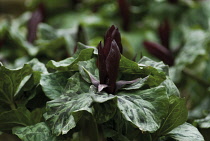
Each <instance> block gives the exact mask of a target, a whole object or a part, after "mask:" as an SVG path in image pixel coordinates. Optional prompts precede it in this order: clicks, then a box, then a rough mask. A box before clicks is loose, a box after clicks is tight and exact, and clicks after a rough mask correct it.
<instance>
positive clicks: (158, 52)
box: [143, 41, 174, 66]
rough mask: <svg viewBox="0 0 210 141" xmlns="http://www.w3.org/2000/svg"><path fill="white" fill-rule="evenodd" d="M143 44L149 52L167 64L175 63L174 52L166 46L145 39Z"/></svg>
mask: <svg viewBox="0 0 210 141" xmlns="http://www.w3.org/2000/svg"><path fill="white" fill-rule="evenodd" d="M143 44H144V47H145V48H146V49H147V51H148V52H149V53H151V54H152V55H154V56H155V57H157V58H159V59H160V60H162V61H163V62H164V63H165V64H168V65H170V66H171V65H173V64H174V58H173V55H172V53H171V52H170V50H168V49H167V48H165V47H164V46H162V45H160V44H157V43H153V42H149V41H145V42H144V43H143Z"/></svg>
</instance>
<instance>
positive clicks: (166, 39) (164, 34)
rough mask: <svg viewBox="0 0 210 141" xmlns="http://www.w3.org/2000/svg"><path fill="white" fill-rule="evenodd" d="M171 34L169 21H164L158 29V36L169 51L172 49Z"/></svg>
mask: <svg viewBox="0 0 210 141" xmlns="http://www.w3.org/2000/svg"><path fill="white" fill-rule="evenodd" d="M170 32H171V31H170V25H169V22H168V21H167V20H165V21H163V22H162V23H161V24H160V26H159V28H158V35H159V38H160V42H161V44H162V45H163V46H164V47H166V48H168V49H169V48H170V45H169V43H170Z"/></svg>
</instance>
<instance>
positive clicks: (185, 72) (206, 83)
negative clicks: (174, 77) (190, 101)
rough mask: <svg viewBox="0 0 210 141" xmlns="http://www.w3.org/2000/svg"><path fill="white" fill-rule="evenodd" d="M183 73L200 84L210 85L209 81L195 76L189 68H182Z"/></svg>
mask: <svg viewBox="0 0 210 141" xmlns="http://www.w3.org/2000/svg"><path fill="white" fill-rule="evenodd" d="M183 73H184V74H186V75H187V76H189V77H190V78H192V79H194V80H196V81H197V82H198V83H199V84H201V85H202V86H204V87H206V88H208V87H210V83H208V82H207V81H205V80H203V79H201V78H200V77H198V76H196V75H195V74H194V73H193V72H192V71H191V70H189V69H188V68H185V69H184V70H183Z"/></svg>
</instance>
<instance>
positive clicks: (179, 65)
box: [170, 30, 209, 82]
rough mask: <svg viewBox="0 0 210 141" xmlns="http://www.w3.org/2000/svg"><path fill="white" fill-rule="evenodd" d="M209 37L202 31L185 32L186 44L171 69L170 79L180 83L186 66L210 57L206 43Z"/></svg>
mask: <svg viewBox="0 0 210 141" xmlns="http://www.w3.org/2000/svg"><path fill="white" fill-rule="evenodd" d="M207 35H208V34H207V33H206V32H204V31H202V30H187V31H186V32H185V36H186V37H185V38H186V43H185V45H184V47H183V48H182V50H181V51H180V53H179V54H178V55H177V57H176V60H175V66H174V67H171V68H170V77H171V78H172V80H173V81H175V82H178V81H179V80H180V79H181V72H182V70H183V69H184V68H185V67H186V66H189V65H192V64H194V63H196V62H199V60H201V59H202V58H204V57H206V56H208V52H207V51H206V47H207V46H208V45H206V41H207V40H208V39H209V36H207ZM195 50H196V51H195ZM197 64H198V63H196V66H197Z"/></svg>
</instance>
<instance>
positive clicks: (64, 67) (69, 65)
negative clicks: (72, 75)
mask: <svg viewBox="0 0 210 141" xmlns="http://www.w3.org/2000/svg"><path fill="white" fill-rule="evenodd" d="M92 54H93V49H92V48H88V49H84V50H81V52H80V53H79V55H78V54H75V55H74V56H73V57H70V58H67V59H65V60H62V61H59V62H55V61H53V60H51V61H49V62H48V63H47V67H48V68H51V69H55V70H57V71H69V70H71V71H77V70H78V66H77V63H78V62H79V61H87V60H89V59H90V58H91V57H92Z"/></svg>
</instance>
